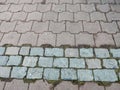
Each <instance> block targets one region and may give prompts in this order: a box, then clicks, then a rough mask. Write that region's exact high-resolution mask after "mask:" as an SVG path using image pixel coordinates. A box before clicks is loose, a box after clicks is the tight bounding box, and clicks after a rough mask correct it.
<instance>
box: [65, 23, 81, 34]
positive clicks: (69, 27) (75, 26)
mask: <svg viewBox="0 0 120 90" xmlns="http://www.w3.org/2000/svg"><path fill="white" fill-rule="evenodd" d="M66 31H69V32H70V33H79V32H81V31H83V26H82V22H77V23H75V22H66Z"/></svg>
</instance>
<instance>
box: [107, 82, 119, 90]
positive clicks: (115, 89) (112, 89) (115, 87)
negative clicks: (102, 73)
mask: <svg viewBox="0 0 120 90" xmlns="http://www.w3.org/2000/svg"><path fill="white" fill-rule="evenodd" d="M119 89H120V84H119V83H113V84H112V85H111V86H109V87H106V90H119Z"/></svg>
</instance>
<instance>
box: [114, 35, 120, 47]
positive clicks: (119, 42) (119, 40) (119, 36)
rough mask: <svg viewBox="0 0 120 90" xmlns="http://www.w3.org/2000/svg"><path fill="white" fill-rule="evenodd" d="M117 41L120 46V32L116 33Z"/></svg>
mask: <svg viewBox="0 0 120 90" xmlns="http://www.w3.org/2000/svg"><path fill="white" fill-rule="evenodd" d="M114 39H115V43H116V46H117V47H120V33H117V34H115V35H114Z"/></svg>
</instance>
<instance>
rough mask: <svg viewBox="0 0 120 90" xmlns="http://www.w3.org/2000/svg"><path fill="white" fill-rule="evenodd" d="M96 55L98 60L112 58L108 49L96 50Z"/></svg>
mask: <svg viewBox="0 0 120 90" xmlns="http://www.w3.org/2000/svg"><path fill="white" fill-rule="evenodd" d="M95 55H96V57H98V58H108V57H110V54H109V51H108V50H107V49H104V48H100V49H98V48H95Z"/></svg>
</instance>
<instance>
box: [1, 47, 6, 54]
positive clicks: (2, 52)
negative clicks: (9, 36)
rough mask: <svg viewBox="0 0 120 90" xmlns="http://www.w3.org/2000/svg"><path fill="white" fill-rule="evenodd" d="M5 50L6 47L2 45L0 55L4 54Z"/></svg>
mask: <svg viewBox="0 0 120 90" xmlns="http://www.w3.org/2000/svg"><path fill="white" fill-rule="evenodd" d="M4 52H5V47H0V55H3V54H4Z"/></svg>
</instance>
